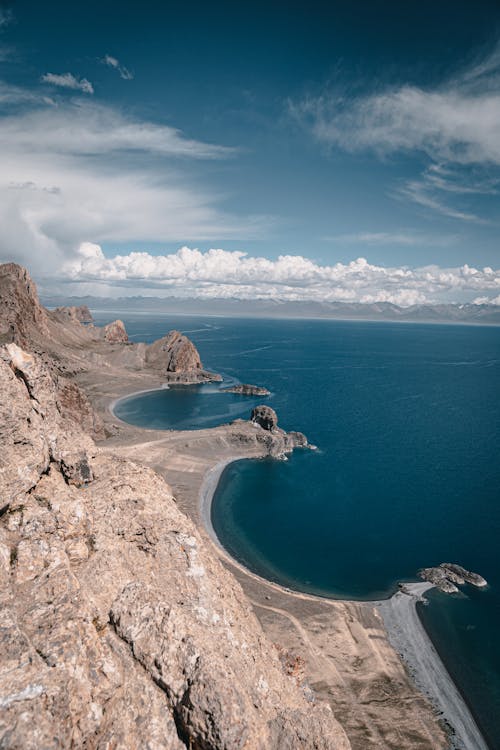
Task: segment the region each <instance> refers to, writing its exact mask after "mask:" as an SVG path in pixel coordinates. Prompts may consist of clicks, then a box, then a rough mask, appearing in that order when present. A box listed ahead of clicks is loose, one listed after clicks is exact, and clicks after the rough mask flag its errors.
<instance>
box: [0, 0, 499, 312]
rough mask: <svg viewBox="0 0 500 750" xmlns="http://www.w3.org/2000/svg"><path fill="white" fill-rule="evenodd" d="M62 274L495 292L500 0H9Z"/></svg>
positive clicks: (41, 215) (17, 238)
mask: <svg viewBox="0 0 500 750" xmlns="http://www.w3.org/2000/svg"><path fill="white" fill-rule="evenodd" d="M0 154H1V158H0V222H1V230H0V261H11V260H12V261H16V262H18V263H22V264H23V265H26V266H27V267H28V268H29V269H30V271H31V272H32V275H33V276H34V277H35V279H36V280H37V282H38V284H39V287H40V288H41V290H42V292H43V293H45V294H50V293H58V294H66V295H68V296H69V295H72V294H74V295H83V294H95V295H99V296H124V295H135V294H144V295H153V296H171V295H177V296H200V297H242V298H251V299H255V298H259V297H266V298H269V297H271V298H277V299H278V298H279V299H289V300H294V299H297V300H302V299H314V300H320V301H321V300H340V301H346V302H384V301H388V302H393V303H396V304H400V305H403V306H407V305H411V304H419V303H427V302H441V301H443V302H449V301H452V302H467V301H468V302H472V301H475V302H478V303H479V302H492V303H494V304H500V271H499V270H498V269H499V268H500V263H499V258H500V243H499V229H500V201H499V196H500V5H499V3H498V2H497V0H495V1H493V0H475V2H474V3H471V2H470V1H469V0H466V1H461V0H453V1H451V0H440V1H439V2H438V3H436V2H435V1H434V0H433V2H430V1H429V0H418V2H416V1H415V0H406V2H404V3H402V2H400V1H399V2H392V1H391V0H383V1H382V0H364V1H361V0H342V1H340V2H338V1H336V0H330V2H328V3H322V2H316V1H315V0H310V1H309V2H307V3H306V2H294V1H293V0H290V1H289V2H286V3H285V2H277V1H275V2H270V1H269V0H268V2H260V1H259V0H257V1H256V2H252V3H234V2H216V1H214V2H212V3H206V2H203V3H201V2H200V3H198V2H196V1H193V2H190V3H171V2H164V3H157V2H151V1H150V0H143V2H141V3H140V4H137V3H132V2H126V1H122V2H120V3H117V2H108V1H107V0H101V1H100V2H95V1H94V0H87V2H85V3H67V2H59V1H58V0H51V2H50V3H48V4H47V3H40V2H33V1H31V0H18V1H17V2H13V3H11V4H8V3H7V4H6V3H3V2H1V0H0Z"/></svg>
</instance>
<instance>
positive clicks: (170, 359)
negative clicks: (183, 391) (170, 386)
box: [145, 331, 222, 383]
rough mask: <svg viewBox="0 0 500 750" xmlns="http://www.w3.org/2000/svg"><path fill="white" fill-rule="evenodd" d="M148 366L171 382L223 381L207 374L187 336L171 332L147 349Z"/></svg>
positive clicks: (146, 359)
mask: <svg viewBox="0 0 500 750" xmlns="http://www.w3.org/2000/svg"><path fill="white" fill-rule="evenodd" d="M145 361H146V364H148V365H150V366H152V367H155V368H156V369H159V370H161V372H162V374H163V375H164V377H165V378H166V380H168V381H169V382H178V383H196V382H203V381H204V380H221V379H222V378H221V377H220V375H215V374H214V373H210V372H206V371H205V370H204V369H203V365H202V364H201V359H200V355H199V353H198V350H197V348H196V347H195V345H194V344H193V342H192V341H190V340H189V339H188V338H187V336H184V335H183V334H182V333H180V332H179V331H170V333H167V335H166V336H163V338H161V339H158V340H157V341H154V342H153V343H152V344H150V345H149V346H148V347H147V348H146V353H145Z"/></svg>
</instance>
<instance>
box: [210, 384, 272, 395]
mask: <svg viewBox="0 0 500 750" xmlns="http://www.w3.org/2000/svg"><path fill="white" fill-rule="evenodd" d="M221 391H223V393H240V394H241V395H242V396H270V395H271V391H268V390H267V388H262V387H261V386H259V385H248V383H239V384H238V385H231V386H229V387H228V388H221Z"/></svg>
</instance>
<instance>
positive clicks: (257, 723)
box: [0, 344, 350, 750]
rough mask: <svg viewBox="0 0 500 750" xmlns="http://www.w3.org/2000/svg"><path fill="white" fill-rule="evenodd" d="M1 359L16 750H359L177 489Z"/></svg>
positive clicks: (46, 382)
mask: <svg viewBox="0 0 500 750" xmlns="http://www.w3.org/2000/svg"><path fill="white" fill-rule="evenodd" d="M0 354H1V356H0V408H1V414H0V441H1V447H2V451H1V460H2V463H1V465H0V496H1V497H2V498H3V501H2V513H1V516H0V624H1V629H0V642H1V649H2V654H3V656H2V660H1V662H0V707H1V711H0V746H1V747H6V748H7V747H8V748H23V750H35V749H36V750H39V749H40V748H61V747H75V748H84V747H85V748H102V749H103V750H104V748H111V747H113V748H117V749H120V750H121V749H123V750H125V749H127V750H129V749H130V748H154V749H158V750H160V748H162V749H164V748H172V749H173V750H180V748H187V747H189V748H193V749H199V750H224V749H225V750H230V749H231V750H232V749H233V748H234V749H238V750H240V749H241V750H243V749H245V750H253V749H254V748H259V749H260V748H263V749H266V748H269V750H285V749H286V750H289V749H295V748H296V749H297V750H298V749H299V748H305V749H306V750H307V749H308V748H310V749H311V750H313V748H314V749H315V750H321V749H324V750H327V748H328V749H335V748H339V749H342V750H348V748H349V747H350V745H349V742H348V740H347V739H346V736H345V734H344V732H343V730H342V728H341V727H340V725H339V724H338V723H337V722H336V720H335V718H334V717H333V714H332V712H331V710H330V708H329V707H327V705H326V704H323V703H319V702H318V703H316V702H315V701H314V700H312V694H311V692H310V691H308V690H307V689H305V688H303V686H302V685H300V684H297V680H296V679H295V677H294V676H291V675H290V674H288V673H287V670H286V669H284V667H283V664H282V661H281V660H280V656H279V653H278V651H277V649H276V648H275V647H274V646H273V645H272V644H271V643H270V642H269V641H268V640H267V639H266V638H265V636H264V634H263V632H262V630H261V627H260V625H259V623H258V621H257V620H256V618H255V616H254V614H253V612H252V610H251V607H250V605H249V603H248V601H247V600H246V598H245V597H244V595H243V593H242V591H241V589H240V587H239V585H238V584H237V583H236V581H235V579H234V578H233V577H232V575H231V574H230V573H229V572H228V571H227V570H226V569H225V568H224V567H223V566H222V565H221V564H220V563H219V562H218V560H217V559H216V557H215V555H214V553H213V552H212V551H211V549H209V548H207V547H206V545H205V543H204V542H203V540H202V539H201V537H200V536H199V534H198V532H197V531H196V529H195V527H194V525H193V523H192V522H191V521H190V520H188V519H187V518H186V517H185V516H184V515H183V514H182V513H181V512H180V511H179V509H178V508H177V506H176V504H175V501H174V499H173V497H172V494H171V491H170V488H169V487H168V485H167V484H166V483H165V482H164V480H163V479H161V478H160V477H159V476H158V475H157V474H155V472H153V471H152V470H151V469H146V468H143V467H140V466H137V465H135V464H133V463H131V462H129V461H127V460H125V459H120V458H117V457H116V456H112V455H102V454H99V453H98V452H97V451H96V449H95V446H94V444H93V443H92V441H91V440H90V438H88V437H87V436H86V435H85V434H84V433H83V432H82V431H81V429H80V428H79V427H78V425H77V424H76V423H75V422H74V421H71V420H67V419H65V418H64V417H63V416H62V414H61V412H60V409H59V407H58V388H57V383H56V382H55V381H54V379H53V378H52V376H51V374H50V371H49V370H48V368H47V367H46V366H45V365H44V364H43V362H42V361H41V359H40V358H39V357H37V356H35V355H32V354H29V353H26V352H23V351H22V350H21V349H19V347H17V346H16V345H15V344H10V345H8V346H5V347H2V348H0ZM256 429H259V430H261V429H262V428H260V427H257V428H256ZM263 432H264V431H263ZM270 437H271V436H270Z"/></svg>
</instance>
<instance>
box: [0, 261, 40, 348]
mask: <svg viewBox="0 0 500 750" xmlns="http://www.w3.org/2000/svg"><path fill="white" fill-rule="evenodd" d="M0 290H1V301H2V304H1V310H0V344H3V343H9V342H10V341H15V342H16V343H18V344H20V345H21V346H24V345H26V344H27V343H28V341H29V339H30V329H31V327H34V328H36V330H38V331H40V333H41V334H42V335H44V336H48V335H49V328H48V316H47V311H46V310H45V308H44V307H42V305H41V304H40V301H39V299H38V292H37V289H36V285H35V283H34V282H33V280H32V278H31V276H30V275H29V273H28V271H27V270H26V269H25V268H22V266H18V265H17V264H16V263H4V264H1V265H0Z"/></svg>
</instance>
